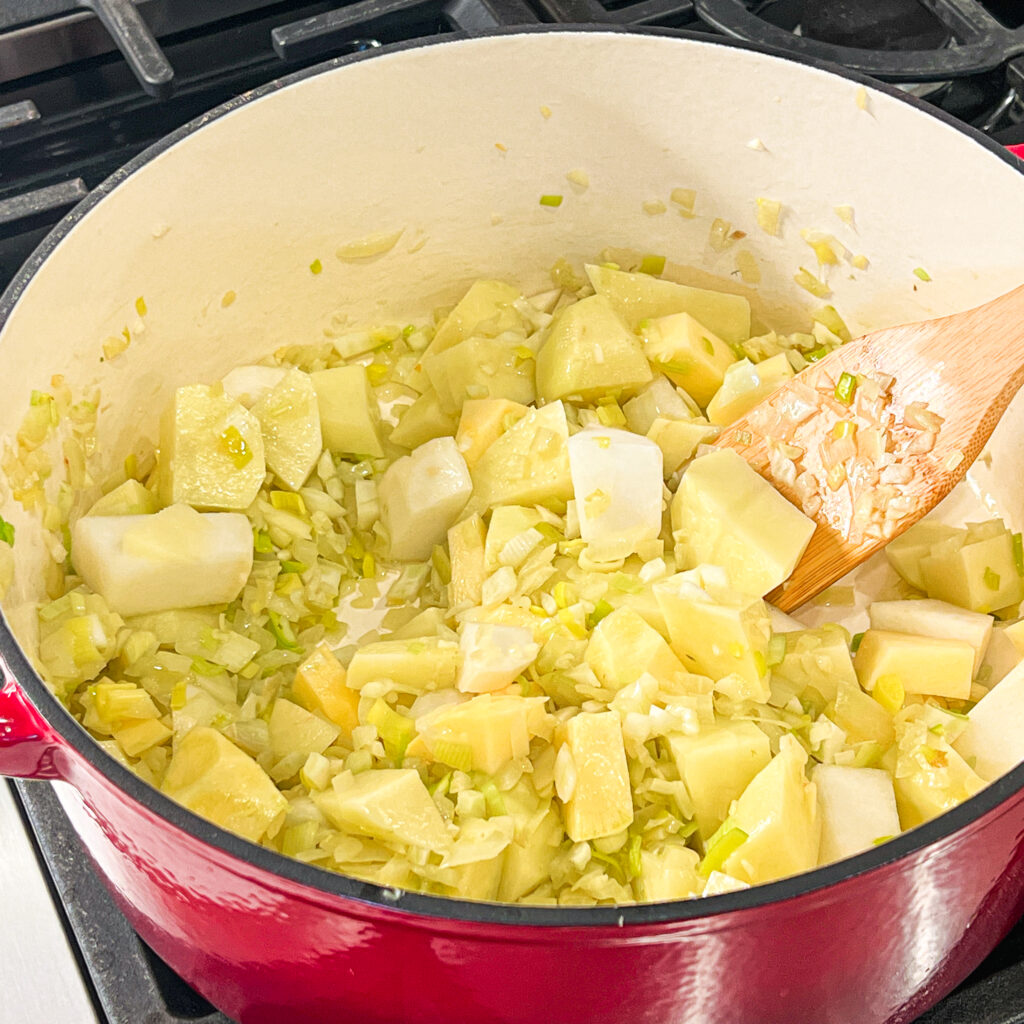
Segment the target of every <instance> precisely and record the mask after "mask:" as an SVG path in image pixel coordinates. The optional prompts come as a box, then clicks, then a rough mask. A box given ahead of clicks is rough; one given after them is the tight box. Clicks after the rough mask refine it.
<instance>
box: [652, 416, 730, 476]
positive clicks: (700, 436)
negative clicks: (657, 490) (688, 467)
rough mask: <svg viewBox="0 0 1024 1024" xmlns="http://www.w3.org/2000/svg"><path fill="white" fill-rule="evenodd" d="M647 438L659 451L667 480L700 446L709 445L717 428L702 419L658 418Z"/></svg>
mask: <svg viewBox="0 0 1024 1024" xmlns="http://www.w3.org/2000/svg"><path fill="white" fill-rule="evenodd" d="M647 436H648V437H649V438H650V439H651V440H652V441H653V442H654V443H655V444H656V445H657V446H658V447H659V448H660V449H661V454H662V456H663V460H662V472H663V474H664V477H665V479H666V480H667V479H668V478H669V477H670V476H671V475H672V474H673V473H675V472H676V470H678V469H679V468H680V467H681V466H682V465H683V463H685V462H686V461H687V460H688V459H691V458H693V453H694V452H695V451H696V450H697V448H698V447H699V446H700V445H702V444H711V442H712V441H714V439H715V438H716V437H717V436H718V427H715V426H713V425H712V424H710V423H708V422H707V421H706V420H704V419H695V420H667V419H662V418H661V417H660V416H659V417H658V418H657V419H655V421H654V422H653V423H652V424H651V429H650V430H648V431H647Z"/></svg>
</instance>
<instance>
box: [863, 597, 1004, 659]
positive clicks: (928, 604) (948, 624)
mask: <svg viewBox="0 0 1024 1024" xmlns="http://www.w3.org/2000/svg"><path fill="white" fill-rule="evenodd" d="M868 618H869V619H870V621H871V628H872V629H886V630H889V631H890V632H892V633H914V634H916V635H917V636H930V637H935V638H936V639H945V640H963V641H964V642H965V643H969V644H970V645H971V647H973V648H974V671H973V674H974V675H977V674H978V669H980V668H981V663H982V661H983V660H984V658H985V651H986V650H987V649H988V642H989V639H990V638H991V636H992V624H993V621H994V620H993V618H992V616H991V615H983V614H982V613H981V612H970V611H967V609H965V608H958V607H957V606H956V605H954V604H947V603H946V602H945V601H935V600H932V599H931V598H926V599H924V600H921V601H875V602H874V604H872V605H871V606H870V607H869V608H868Z"/></svg>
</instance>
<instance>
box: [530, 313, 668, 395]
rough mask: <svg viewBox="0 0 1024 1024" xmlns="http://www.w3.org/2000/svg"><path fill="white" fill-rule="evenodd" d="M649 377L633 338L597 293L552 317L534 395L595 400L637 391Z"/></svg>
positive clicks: (638, 346) (640, 349) (539, 360)
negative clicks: (617, 391) (612, 393)
mask: <svg viewBox="0 0 1024 1024" xmlns="http://www.w3.org/2000/svg"><path fill="white" fill-rule="evenodd" d="M652 376H653V374H652V373H651V367H650V365H649V364H648V362H647V357H646V356H645V355H644V351H643V349H642V348H641V346H640V342H639V340H638V339H637V337H636V335H635V334H634V333H633V332H632V331H631V330H630V329H629V327H627V326H626V324H625V323H623V322H622V319H621V318H620V317H619V316H618V314H617V313H615V311H614V310H613V309H612V307H611V305H610V304H609V302H608V300H607V299H606V298H604V297H603V296H601V295H591V296H590V297H589V298H586V299H581V300H580V301H579V302H576V303H573V305H571V306H566V307H565V309H563V310H562V311H561V312H560V313H558V314H557V315H556V316H555V318H554V320H553V321H552V322H551V326H550V327H549V329H548V334H547V338H546V339H545V341H544V344H543V346H542V347H541V349H540V351H539V352H538V353H537V394H538V396H539V397H540V398H542V399H543V400H544V401H545V402H553V401H555V400H556V399H558V398H567V397H569V396H570V395H581V396H582V397H583V398H585V399H590V398H597V397H599V396H600V395H602V394H604V393H605V392H608V391H612V390H615V389H629V388H637V387H640V386H641V385H643V384H646V383H647V382H648V381H649V380H650V379H651V378H652Z"/></svg>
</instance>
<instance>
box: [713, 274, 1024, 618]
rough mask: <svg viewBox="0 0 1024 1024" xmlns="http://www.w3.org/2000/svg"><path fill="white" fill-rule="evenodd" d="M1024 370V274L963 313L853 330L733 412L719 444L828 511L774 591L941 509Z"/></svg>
mask: <svg viewBox="0 0 1024 1024" xmlns="http://www.w3.org/2000/svg"><path fill="white" fill-rule="evenodd" d="M857 375H860V377H859V378H858V383H857V384H856V385H855V386H854V387H853V388H852V389H851V385H852V383H853V379H854V378H856V377H857ZM864 378H868V379H867V380H865V379H864ZM875 382H878V383H880V384H881V387H879V386H878V383H875ZM1022 383H1024V285H1022V286H1021V287H1019V288H1017V289H1015V290H1014V291H1012V292H1009V293H1008V294H1006V295H1003V296H1000V297H999V298H998V299H994V300H993V301H992V302H988V303H986V304H985V305H983V306H978V307H977V308H976V309H970V310H967V312H965V313H956V314H954V315H953V316H945V317H940V318H939V319H937V320H925V321H923V322H922V323H916V324H906V325H903V326H900V327H890V328H887V329H885V330H881V331H874V332H872V333H871V334H866V335H864V336H863V337H861V338H858V339H856V340H855V341H851V342H849V343H848V344H846V345H843V346H842V348H839V349H836V350H835V351H834V352H832V353H831V354H830V355H828V356H826V357H825V358H824V359H822V360H820V361H819V362H816V363H813V364H812V365H811V366H809V367H808V368H807V369H805V370H803V371H801V372H800V374H799V375H798V376H796V377H794V378H793V379H792V380H790V381H788V382H787V383H786V384H785V385H783V386H782V387H781V388H779V389H778V390H777V391H775V392H774V393H773V394H772V395H770V396H769V397H768V398H767V399H765V401H763V402H762V403H761V404H760V405H758V406H757V407H755V408H754V409H752V410H751V411H750V412H749V413H748V414H747V415H746V416H744V417H743V418H742V419H739V420H737V421H736V422H735V423H732V424H730V425H729V426H728V427H727V428H726V429H725V430H723V431H722V433H721V435H720V436H719V437H718V440H717V441H716V445H717V446H718V447H720V448H732V449H734V450H735V451H736V452H738V453H739V454H740V455H742V456H743V458H744V459H746V460H747V462H749V463H750V464H751V465H752V466H753V467H754V469H756V470H757V471H758V473H760V474H761V475H762V476H763V477H764V478H765V479H766V480H768V481H769V482H770V483H771V484H772V486H774V487H775V488H777V489H778V490H779V491H780V492H781V493H782V494H783V495H785V497H787V498H788V499H789V500H790V501H791V502H793V504H794V505H796V506H797V507H798V508H801V509H803V511H804V512H805V513H806V514H807V515H809V516H810V517H811V518H812V519H814V521H815V522H816V523H817V524H818V526H817V529H816V530H815V531H814V535H813V536H812V537H811V542H810V544H809V545H808V547H807V550H806V552H805V553H804V556H803V558H802V559H801V560H800V562H799V564H798V565H797V567H796V569H795V570H794V572H793V574H792V576H790V578H789V579H788V580H787V581H786V582H785V583H784V584H782V586H781V587H778V588H777V589H776V590H774V591H773V592H772V593H771V594H769V595H768V598H767V600H769V601H771V602H772V603H773V604H775V605H777V606H778V607H779V608H781V609H782V610H783V611H791V610H792V609H794V608H796V607H798V606H799V605H801V604H803V603H804V602H805V601H807V600H808V599H810V598H812V597H814V596H815V594H818V593H820V592H821V591H822V590H824V589H825V588H826V587H828V586H829V585H830V584H832V583H834V582H835V581H836V580H838V579H840V578H841V577H842V576H845V575H846V573H848V572H849V571H850V570H851V569H852V568H854V566H857V565H859V564H860V563H861V562H863V561H864V560H865V559H866V558H867V557H868V556H869V555H872V554H873V553H874V552H875V551H877V550H878V549H879V548H881V547H883V546H884V545H885V544H887V543H888V542H889V541H890V540H891V539H892V538H893V537H896V536H898V535H899V534H900V533H902V532H903V531H904V530H906V529H907V528H908V527H909V526H912V525H913V524H914V523H916V522H917V520H918V519H920V518H921V517H922V516H923V515H924V514H925V513H926V512H928V511H930V510H931V509H932V508H934V506H935V505H937V504H938V502H939V501H941V500H942V498H944V497H945V496H946V495H947V494H948V493H949V492H950V491H951V490H952V489H953V487H954V486H955V485H956V484H957V483H959V481H960V480H961V479H963V476H964V474H965V473H966V472H967V469H968V467H969V466H970V465H971V463H972V462H973V461H974V460H975V459H976V458H977V457H978V455H979V454H980V452H981V450H982V448H983V447H984V445H985V442H986V441H987V440H988V438H989V435H990V434H991V433H992V430H993V429H994V428H995V425H996V423H997V422H998V421H999V418H1000V417H1001V416H1002V414H1003V412H1004V410H1005V409H1006V407H1007V405H1009V403H1010V399H1011V398H1013V396H1014V395H1015V394H1016V393H1017V391H1018V389H1019V388H1020V386H1021V384H1022ZM851 390H852V394H851ZM876 391H880V392H881V393H879V394H878V397H873V396H874V395H875V393H876ZM933 415H937V416H939V417H941V425H940V426H938V430H937V431H934V430H932V429H930V428H932V427H934V426H936V425H937V421H935V420H934V419H933ZM796 421H798V422H796ZM842 424H846V425H845V426H844V425H842ZM879 428H883V429H879ZM883 437H884V442H885V443H884V447H885V448H886V449H887V450H882V447H883V446H881V445H879V444H878V443H877V442H878V441H879V440H880V439H883ZM835 460H839V461H838V463H837V464H836V465H837V466H838V468H836V466H833V465H832V464H833V462H834V461H835ZM808 474H809V475H808Z"/></svg>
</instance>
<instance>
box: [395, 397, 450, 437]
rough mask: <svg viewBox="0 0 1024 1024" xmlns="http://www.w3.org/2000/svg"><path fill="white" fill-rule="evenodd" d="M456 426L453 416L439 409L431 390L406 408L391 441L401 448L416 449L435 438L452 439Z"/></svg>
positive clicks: (436, 399)
mask: <svg viewBox="0 0 1024 1024" xmlns="http://www.w3.org/2000/svg"><path fill="white" fill-rule="evenodd" d="M457 426H458V420H457V419H456V417H455V415H454V414H452V413H447V412H445V411H444V410H443V409H442V408H441V402H440V399H438V397H437V392H436V391H434V390H433V389H431V390H429V391H427V392H426V393H425V394H422V395H420V397H419V398H417V399H416V401H415V402H413V403H412V405H408V406H406V408H405V411H404V412H402V414H401V416H400V417H399V420H398V426H396V427H395V429H394V430H392V431H391V440H392V441H393V442H394V443H395V444H397V445H401V446H402V447H403V448H418V447H419V446H420V445H422V444H426V443H427V442H428V441H432V440H433V439H434V438H435V437H453V436H454V435H455V429H456V427H457Z"/></svg>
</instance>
